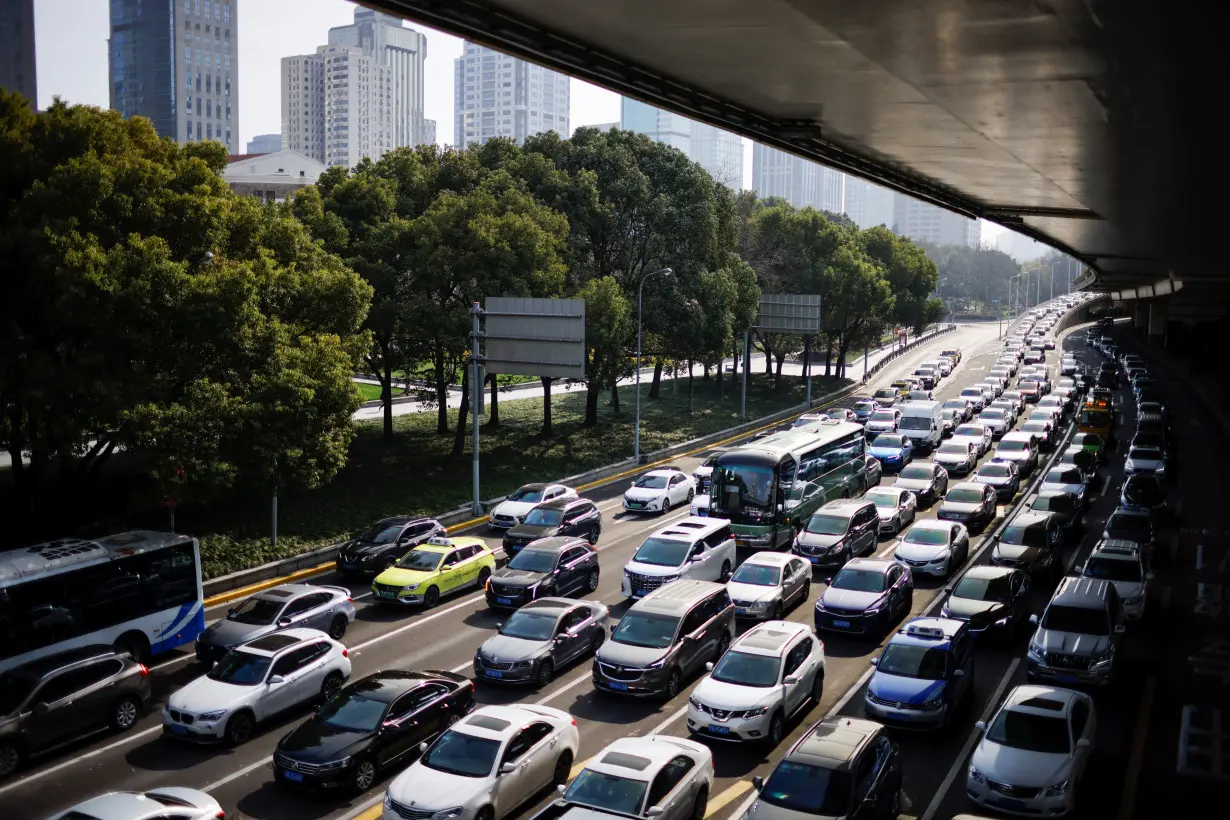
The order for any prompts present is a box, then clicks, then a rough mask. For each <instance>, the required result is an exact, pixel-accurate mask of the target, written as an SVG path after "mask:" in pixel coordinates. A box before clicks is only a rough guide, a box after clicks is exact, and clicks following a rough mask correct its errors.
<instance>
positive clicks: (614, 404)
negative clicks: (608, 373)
mask: <svg viewBox="0 0 1230 820" xmlns="http://www.w3.org/2000/svg"><path fill="white" fill-rule="evenodd" d="M611 409H612V410H614V411H615V412H616V413H618V412H619V379H618V378H613V379H611Z"/></svg>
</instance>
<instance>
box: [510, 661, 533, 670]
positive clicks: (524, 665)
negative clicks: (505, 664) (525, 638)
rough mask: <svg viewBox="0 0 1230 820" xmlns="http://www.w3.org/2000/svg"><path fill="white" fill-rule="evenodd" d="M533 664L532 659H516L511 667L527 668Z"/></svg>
mask: <svg viewBox="0 0 1230 820" xmlns="http://www.w3.org/2000/svg"><path fill="white" fill-rule="evenodd" d="M533 665H534V662H533V661H517V662H516V663H514V664H513V665H512V668H513V669H529V668H530V667H531V666H533Z"/></svg>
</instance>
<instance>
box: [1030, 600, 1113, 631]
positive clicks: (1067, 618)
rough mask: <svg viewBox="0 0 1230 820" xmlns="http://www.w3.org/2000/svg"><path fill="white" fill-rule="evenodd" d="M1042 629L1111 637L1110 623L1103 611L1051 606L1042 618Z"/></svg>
mask: <svg viewBox="0 0 1230 820" xmlns="http://www.w3.org/2000/svg"><path fill="white" fill-rule="evenodd" d="M1042 628H1043V629H1049V630H1052V631H1054V632H1075V633H1076V634H1078V635H1109V634H1110V622H1109V621H1108V620H1107V618H1106V612H1105V611H1103V610H1102V609H1088V608H1086V607H1083V606H1064V605H1062V604H1051V605H1050V606H1048V607H1047V608H1046V614H1044V615H1043V616H1042Z"/></svg>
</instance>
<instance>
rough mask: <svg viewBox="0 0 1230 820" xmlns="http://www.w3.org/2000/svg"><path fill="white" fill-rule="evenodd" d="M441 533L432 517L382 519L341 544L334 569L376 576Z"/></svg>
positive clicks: (349, 573) (440, 527)
mask: <svg viewBox="0 0 1230 820" xmlns="http://www.w3.org/2000/svg"><path fill="white" fill-rule="evenodd" d="M444 534H445V529H444V525H443V524H441V523H440V522H439V521H437V520H436V519H434V518H412V517H411V516H408V515H395V516H392V517H390V518H382V519H380V520H379V521H377V522H376V523H375V524H372V525H371V526H370V527H368V528H367V529H365V530H363V532H360V533H358V534H356V535H355V537H354V538H352V539H351V540H349V541H347V542H346V543H345V544H343V545H342V548H341V549H340V550H338V552H337V571H338V572H341V573H343V574H345V575H378V574H379V573H381V572H384V571H385V570H386V569H388V568H389V567H391V566H393V565H394V564H396V563H397V559H398V558H401V557H402V556H403V555H405V554H406V553H407V552H409V551H410V550H412V549H414V548H415V547H417V546H418V545H419V544H424V543H426V542H427V539H429V538H434V537H435V536H437V535H444Z"/></svg>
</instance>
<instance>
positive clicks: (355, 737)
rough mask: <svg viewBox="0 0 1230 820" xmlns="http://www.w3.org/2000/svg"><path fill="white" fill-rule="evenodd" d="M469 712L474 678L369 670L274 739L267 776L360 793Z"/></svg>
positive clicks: (290, 783)
mask: <svg viewBox="0 0 1230 820" xmlns="http://www.w3.org/2000/svg"><path fill="white" fill-rule="evenodd" d="M473 709H474V683H473V681H471V680H470V679H469V678H465V677H463V676H461V675H457V674H454V673H452V672H409V671H402V670H396V669H395V670H391V671H387V672H376V673H375V674H373V675H369V676H367V677H366V678H363V679H362V680H360V681H357V682H355V683H352V684H350V685H349V686H347V687H346V688H345V689H343V690H342V691H341V692H338V693H337V694H336V695H335V696H334V697H333V698H331V699H330V700H329V701H328V702H327V703H325V705H324V706H321V707H320V709H319V711H317V712H316V714H315V715H313V716H312V717H311V718H310V719H309V720H307V721H306V722H305V723H303V724H301V725H300V726H299V727H298V728H296V729H295V730H293V731H292V732H291V733H290V734H288V735H286V736H285V737H283V738H282V739H281V740H279V741H278V746H277V749H276V751H275V752H274V754H273V774H274V780H276V781H277V782H278V783H281V784H282V785H285V786H292V787H299V788H306V789H312V790H322V791H326V790H328V791H334V790H336V791H351V792H359V793H362V792H365V791H367V790H368V789H370V788H371V787H372V784H373V783H375V782H376V779H377V778H378V777H380V775H381V773H382V772H386V771H388V770H390V769H392V768H395V767H397V766H399V765H401V764H404V763H406V762H408V761H409V760H410V759H411V758H412V757H413V756H414V755H416V754H418V751H419V745H420V744H422V743H425V742H427V741H430V740H432V739H434V738H435V737H436V736H437V735H439V734H440V733H441V732H443V731H444V730H445V729H447V728H448V727H449V726H451V725H452V724H454V723H456V722H457V721H458V720H459V719H460V718H461V717H463V716H464V715H466V714H468V713H469V712H470V711H471V710H473Z"/></svg>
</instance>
